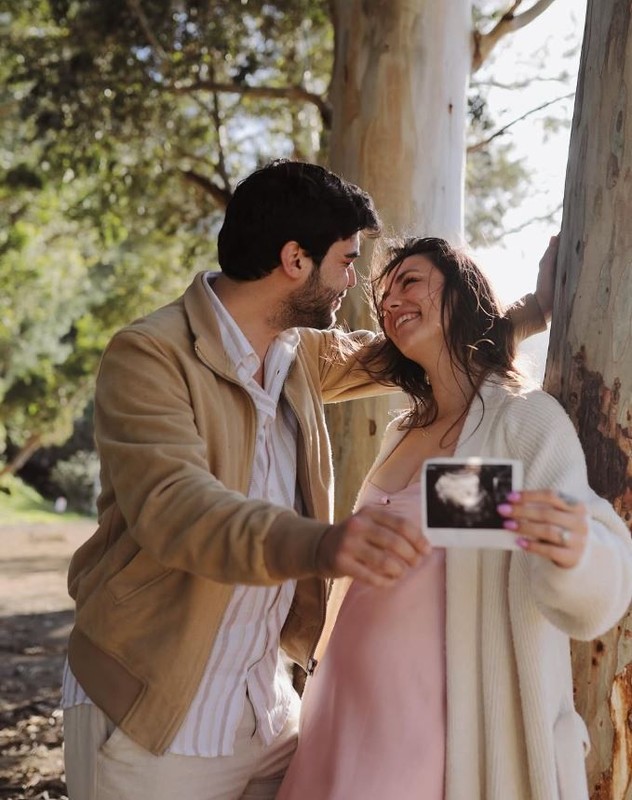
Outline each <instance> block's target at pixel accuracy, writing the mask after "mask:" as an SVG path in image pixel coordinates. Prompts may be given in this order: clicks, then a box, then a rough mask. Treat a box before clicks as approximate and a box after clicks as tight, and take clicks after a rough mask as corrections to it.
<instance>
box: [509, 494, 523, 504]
mask: <svg viewBox="0 0 632 800" xmlns="http://www.w3.org/2000/svg"><path fill="white" fill-rule="evenodd" d="M520 497H521V494H520V492H509V493H508V494H507V500H509V501H510V502H511V503H517V502H519V501H520Z"/></svg>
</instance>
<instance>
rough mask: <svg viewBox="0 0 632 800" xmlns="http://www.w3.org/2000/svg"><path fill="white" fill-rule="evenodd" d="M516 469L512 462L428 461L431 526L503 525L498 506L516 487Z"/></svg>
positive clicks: (429, 523)
mask: <svg viewBox="0 0 632 800" xmlns="http://www.w3.org/2000/svg"><path fill="white" fill-rule="evenodd" d="M512 469H513V467H512V465H511V464H510V463H503V464H490V463H486V462H483V463H472V464H464V463H462V462H460V463H455V464H449V465H446V464H428V465H427V469H426V508H427V523H428V527H429V528H479V529H480V528H485V529H490V528H492V529H493V528H502V527H503V521H504V520H503V518H502V517H501V516H500V515H499V514H498V512H497V511H496V506H497V505H499V504H500V503H502V502H504V501H505V499H506V497H507V494H508V493H509V492H510V491H511V489H512Z"/></svg>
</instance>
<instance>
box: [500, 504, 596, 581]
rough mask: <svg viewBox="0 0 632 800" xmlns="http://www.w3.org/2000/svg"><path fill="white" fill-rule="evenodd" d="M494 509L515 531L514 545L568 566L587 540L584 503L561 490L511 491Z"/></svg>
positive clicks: (578, 559)
mask: <svg viewBox="0 0 632 800" xmlns="http://www.w3.org/2000/svg"><path fill="white" fill-rule="evenodd" d="M498 513H499V514H500V515H501V516H502V517H505V523H504V527H505V528H506V529H507V530H510V531H514V532H515V533H517V534H518V540H517V543H518V545H519V546H520V547H521V548H522V549H523V550H526V551H527V552H528V553H535V554H536V555H539V556H542V557H543V558H548V559H549V561H552V562H553V563H554V564H557V565H558V567H565V568H567V569H570V568H571V567H574V566H576V565H577V564H578V563H579V561H580V560H581V557H582V555H583V554H584V550H585V549H586V542H587V540H588V519H587V512H586V506H584V505H583V503H580V502H578V501H577V500H575V498H573V497H570V496H569V495H567V494H564V493H563V492H554V491H552V490H550V489H547V490H542V491H524V492H511V493H510V494H509V495H507V499H506V501H505V502H504V503H502V504H501V505H499V506H498Z"/></svg>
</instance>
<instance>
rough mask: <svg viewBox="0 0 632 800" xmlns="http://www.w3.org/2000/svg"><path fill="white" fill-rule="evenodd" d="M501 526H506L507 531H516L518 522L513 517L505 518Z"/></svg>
mask: <svg viewBox="0 0 632 800" xmlns="http://www.w3.org/2000/svg"><path fill="white" fill-rule="evenodd" d="M503 528H506V529H507V530H508V531H517V530H518V523H517V522H516V520H515V519H507V520H505V521H504V522H503Z"/></svg>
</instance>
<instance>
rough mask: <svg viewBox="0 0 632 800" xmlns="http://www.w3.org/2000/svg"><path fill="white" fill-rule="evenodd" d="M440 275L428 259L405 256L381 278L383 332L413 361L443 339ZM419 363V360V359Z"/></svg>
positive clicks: (441, 281) (441, 282) (420, 256)
mask: <svg viewBox="0 0 632 800" xmlns="http://www.w3.org/2000/svg"><path fill="white" fill-rule="evenodd" d="M443 285H444V279H443V274H442V273H441V271H440V270H439V269H437V267H435V266H434V264H433V263H432V261H430V259H429V258H427V257H426V256H422V255H415V256H409V257H408V258H406V259H404V261H402V263H401V264H400V265H399V266H398V267H396V268H395V269H394V270H393V272H391V274H390V275H388V276H387V277H386V279H385V281H384V292H383V294H382V298H381V301H380V309H381V312H382V316H383V326H384V333H385V334H386V336H387V337H388V338H389V339H390V340H391V341H392V342H393V344H394V345H395V346H396V347H397V349H398V350H401V352H402V353H403V354H404V355H405V356H406V357H407V358H410V359H412V360H413V361H419V359H418V358H417V357H416V356H417V355H418V354H419V355H420V357H423V355H424V353H428V352H430V350H431V349H432V345H433V344H435V345H437V344H439V345H443V343H444V342H445V336H444V330H443V321H442V319H441V298H442V294H443ZM420 363H421V362H420Z"/></svg>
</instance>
